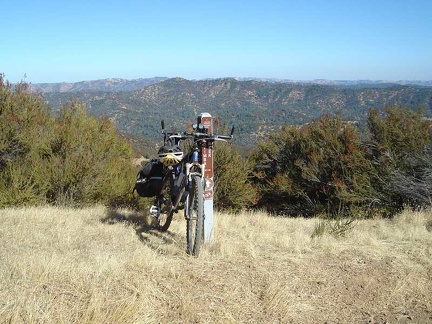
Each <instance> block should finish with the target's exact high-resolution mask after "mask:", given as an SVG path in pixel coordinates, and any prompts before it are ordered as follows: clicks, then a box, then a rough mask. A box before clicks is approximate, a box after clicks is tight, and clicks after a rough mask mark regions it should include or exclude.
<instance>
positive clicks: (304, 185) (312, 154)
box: [252, 116, 373, 216]
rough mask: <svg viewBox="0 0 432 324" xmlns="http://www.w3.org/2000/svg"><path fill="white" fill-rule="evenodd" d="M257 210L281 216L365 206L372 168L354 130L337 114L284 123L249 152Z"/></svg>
mask: <svg viewBox="0 0 432 324" xmlns="http://www.w3.org/2000/svg"><path fill="white" fill-rule="evenodd" d="M252 158H253V160H254V161H255V170H256V172H255V181H256V184H257V185H258V186H259V191H260V199H259V202H258V207H259V208H266V209H268V210H269V211H270V212H273V213H277V214H282V215H303V216H311V215H315V214H317V213H325V212H329V213H330V214H334V215H335V214H340V206H343V210H344V211H345V212H346V213H347V214H351V211H352V210H353V209H355V208H356V207H359V208H361V207H362V206H365V205H368V204H369V203H370V201H371V200H372V199H373V192H372V191H371V186H370V182H369V178H368V173H369V171H370V169H371V166H370V163H368V161H367V160H366V158H365V154H364V151H363V146H362V142H361V140H360V137H359V134H358V132H357V130H356V129H355V128H354V127H353V126H352V125H350V124H348V123H344V122H343V121H342V120H341V118H340V116H337V117H332V116H323V117H321V118H320V119H319V120H317V121H315V122H313V123H311V124H309V125H305V126H303V127H294V126H291V127H283V128H282V129H281V130H280V131H277V132H274V133H272V134H271V135H270V137H269V139H268V140H267V141H265V142H263V143H261V144H259V147H258V149H257V150H256V151H255V152H254V153H253V154H252Z"/></svg>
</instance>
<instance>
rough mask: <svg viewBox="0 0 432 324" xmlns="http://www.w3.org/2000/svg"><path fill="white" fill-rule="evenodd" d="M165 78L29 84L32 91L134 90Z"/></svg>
mask: <svg viewBox="0 0 432 324" xmlns="http://www.w3.org/2000/svg"><path fill="white" fill-rule="evenodd" d="M167 79H168V78H163V77H156V78H147V79H134V80H125V79H118V78H110V79H102V80H93V81H81V82H75V83H68V82H59V83H33V84H31V85H30V86H31V89H32V90H33V91H38V92H81V91H87V92H91V91H134V90H138V89H141V88H144V87H146V86H149V85H152V84H155V83H159V82H161V81H164V80H167Z"/></svg>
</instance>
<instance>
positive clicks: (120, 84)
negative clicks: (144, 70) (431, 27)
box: [31, 77, 432, 93]
mask: <svg viewBox="0 0 432 324" xmlns="http://www.w3.org/2000/svg"><path fill="white" fill-rule="evenodd" d="M167 79H168V78H167V77H155V78H144V79H132V80H126V79H119V78H110V79H101V80H93V81H81V82H75V83H68V82H59V83H33V84H31V88H32V89H33V90H34V91H38V92H43V93H44V92H80V91H85V92H92V91H109V92H111V91H114V92H115V91H135V90H139V89H141V88H144V87H147V86H149V85H152V84H155V83H159V82H162V81H165V80H167ZM232 79H235V80H237V81H256V82H269V83H288V84H320V85H331V86H336V87H348V88H366V87H379V88H385V87H391V86H394V85H417V86H424V87H432V80H431V81H407V80H400V81H385V80H325V79H317V80H309V81H307V80H306V81H305V80H289V79H275V78H232ZM206 80H217V79H206ZM194 81H197V80H194Z"/></svg>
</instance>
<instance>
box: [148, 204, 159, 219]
mask: <svg viewBox="0 0 432 324" xmlns="http://www.w3.org/2000/svg"><path fill="white" fill-rule="evenodd" d="M159 214H160V210H159V208H158V207H157V206H154V205H153V206H151V207H150V217H154V218H157V217H158V216H159Z"/></svg>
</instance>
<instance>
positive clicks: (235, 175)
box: [214, 143, 256, 212]
mask: <svg viewBox="0 0 432 324" xmlns="http://www.w3.org/2000/svg"><path fill="white" fill-rule="evenodd" d="M214 156H215V160H214V179H215V180H214V181H215V199H214V201H215V208H217V209H218V210H224V211H230V212H238V211H240V210H242V209H245V208H248V207H251V206H253V205H254V203H255V199H256V191H255V189H254V188H253V186H252V184H251V181H250V175H251V171H252V167H251V164H250V162H249V161H248V160H247V159H246V158H244V157H242V156H241V155H240V153H239V152H238V151H237V150H236V149H235V148H234V146H233V145H232V144H230V143H217V144H216V145H215V153H214Z"/></svg>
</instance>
